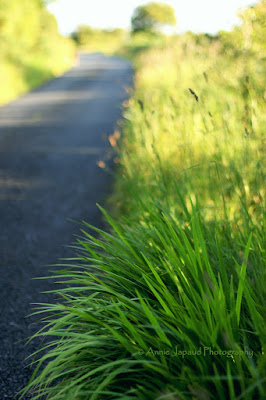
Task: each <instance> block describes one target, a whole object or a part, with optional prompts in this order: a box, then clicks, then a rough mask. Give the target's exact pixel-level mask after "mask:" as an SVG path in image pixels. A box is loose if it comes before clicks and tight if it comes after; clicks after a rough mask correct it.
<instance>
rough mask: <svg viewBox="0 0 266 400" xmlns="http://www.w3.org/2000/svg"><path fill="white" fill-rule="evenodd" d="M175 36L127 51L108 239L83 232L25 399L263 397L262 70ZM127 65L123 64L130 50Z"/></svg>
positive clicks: (249, 60) (218, 47)
mask: <svg viewBox="0 0 266 400" xmlns="http://www.w3.org/2000/svg"><path fill="white" fill-rule="evenodd" d="M225 50H226V49H225V47H224V45H223V43H222V42H220V41H212V42H211V43H207V44H206V43H205V44H202V43H200V44H198V43H196V42H195V41H194V42H193V40H192V39H191V38H190V39H189V40H187V38H186V37H181V38H179V39H176V38H175V39H173V42H172V43H169V44H168V45H167V46H166V47H165V48H163V49H159V48H156V49H150V50H146V51H145V52H143V51H142V52H140V53H139V52H138V51H136V53H135V54H138V59H137V62H136V87H135V92H134V94H133V96H132V98H131V99H130V100H129V101H128V102H126V103H125V104H124V107H125V108H124V117H125V121H124V125H123V128H122V131H121V137H120V139H118V135H117V134H116V135H115V137H113V140H110V141H111V143H112V144H113V145H114V149H115V151H116V157H117V158H118V159H119V164H118V171H117V173H116V179H115V184H114V194H113V196H112V198H111V208H110V209H111V214H112V217H110V213H109V214H108V213H107V212H106V211H104V210H103V209H102V212H103V213H104V216H105V218H106V220H107V222H108V223H109V226H110V229H109V232H105V231H101V230H99V229H96V228H93V229H94V231H95V235H90V234H89V233H87V231H88V230H89V229H91V228H92V227H91V226H90V225H88V224H87V223H86V222H84V230H83V231H82V236H81V237H80V239H79V240H78V241H77V243H76V246H74V248H75V251H76V253H77V257H76V258H75V259H71V260H68V261H66V263H65V265H61V266H59V267H58V268H59V269H58V271H55V272H54V277H55V278H57V280H58V283H59V282H60V287H59V289H57V290H56V289H55V290H54V292H55V293H57V294H58V301H57V302H56V303H55V304H40V305H38V308H37V311H36V312H37V313H41V314H40V315H42V314H43V313H44V315H45V317H44V321H43V322H44V328H43V330H41V331H40V332H39V333H37V335H41V336H44V337H46V338H48V344H47V348H46V352H45V355H44V356H41V358H40V359H39V360H38V353H37V354H36V357H37V361H36V362H35V365H36V367H37V368H36V370H35V372H34V375H33V377H32V380H31V381H30V382H29V385H28V387H27V388H26V389H25V390H24V392H22V393H21V395H22V396H23V393H25V392H27V391H30V390H31V391H32V392H33V393H34V394H35V397H33V398H34V399H38V398H45V399H54V400H55V399H56V400H59V399H60V400H61V399H64V400H65V399H69V400H70V399H71V400H72V399H74V398H77V399H79V400H83V399H84V400H85V399H90V400H96V399H98V400H111V399H113V400H114V399H123V400H126V399H128V400H129V399H136V400H150V399H157V400H166V399H167V400H169V399H172V400H177V399H182V400H183V399H184V400H188V399H196V400H208V399H219V400H227V399H230V400H237V399H238V400H240V399H243V400H253V399H261V400H262V399H264V398H265V397H266V378H265V372H266V356H265V347H266V307H265V298H266V274H265V265H266V263H265V230H264V221H265V211H264V210H265V208H264V205H265V204H264V201H265V200H264V197H265V189H264V186H263V183H264V180H265V175H264V153H263V145H264V141H263V119H264V113H263V107H264V95H263V80H262V59H261V56H260V55H259V54H257V56H256V57H254V54H252V52H250V53H249V52H247V51H246V50H245V49H244V50H243V52H242V53H241V52H240V53H239V54H237V55H236V54H231V53H230V52H226V51H225ZM130 54H132V51H131V50H130Z"/></svg>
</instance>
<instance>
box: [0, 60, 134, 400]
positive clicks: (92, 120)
mask: <svg viewBox="0 0 266 400" xmlns="http://www.w3.org/2000/svg"><path fill="white" fill-rule="evenodd" d="M131 83H132V70H131V67H130V65H129V64H128V63H127V62H126V61H123V60H121V59H117V58H107V57H104V56H103V55H100V54H92V55H82V56H81V60H80V65H79V66H77V67H75V68H73V69H72V70H71V71H69V72H67V73H66V74H65V75H63V76H62V77H60V78H57V79H55V80H53V81H51V82H49V83H48V84H46V85H45V86H43V87H42V88H40V89H38V90H35V91H34V92H32V93H30V94H27V95H25V96H23V97H21V98H20V99H18V100H16V101H14V102H12V103H10V104H9V105H7V106H4V107H2V108H0V267H1V272H0V304H1V321H0V355H1V358H0V399H1V400H2V399H3V400H4V399H13V398H14V395H15V393H16V392H17V391H18V390H19V389H20V388H21V387H23V386H24V385H25V384H26V383H27V382H28V379H29V377H30V375H31V371H30V369H29V368H28V367H27V364H28V363H27V362H25V358H26V357H27V356H28V355H29V354H31V353H32V352H33V351H34V350H36V349H37V347H38V345H39V342H40V341H39V339H36V340H34V341H33V342H31V343H30V345H28V346H25V338H27V337H29V336H31V335H32V334H33V333H34V332H36V329H37V327H38V325H36V321H34V319H33V318H32V317H31V318H28V317H26V316H27V315H28V314H30V312H31V311H32V308H31V303H36V302H47V301H49V298H48V295H44V294H41V293H40V292H41V291H44V290H49V289H51V288H53V284H52V282H51V281H50V280H32V278H34V277H38V276H45V275H47V274H48V270H49V268H47V267H46V266H47V265H49V264H54V263H56V262H58V259H59V258H62V257H68V256H73V253H72V251H71V250H70V249H69V248H67V247H66V246H65V245H69V244H71V243H73V240H74V236H73V235H75V234H78V233H79V230H80V226H79V225H78V224H75V223H73V222H71V221H69V220H68V219H71V220H75V221H81V220H82V219H84V220H87V221H88V222H89V223H91V224H93V225H96V226H98V227H99V226H101V222H100V215H99V212H98V209H97V207H96V202H99V203H103V201H104V196H105V195H106V193H107V192H108V190H109V189H108V188H109V185H110V176H108V174H106V172H104V171H103V170H102V169H100V168H99V167H98V166H97V161H99V160H100V159H102V157H103V156H104V153H105V149H106V145H107V143H106V142H107V141H105V140H104V139H103V135H104V134H105V135H109V134H111V133H112V132H113V130H114V127H115V123H116V121H117V120H118V119H119V118H120V117H121V108H120V107H121V103H122V101H123V100H125V99H126V97H127V93H126V90H125V87H127V86H129V85H131ZM33 322H34V323H33Z"/></svg>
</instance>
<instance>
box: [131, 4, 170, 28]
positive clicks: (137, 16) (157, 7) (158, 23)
mask: <svg viewBox="0 0 266 400" xmlns="http://www.w3.org/2000/svg"><path fill="white" fill-rule="evenodd" d="M175 25H176V17H175V12H174V9H173V8H172V7H171V6H170V5H169V4H165V3H149V4H146V5H144V6H139V7H137V8H136V9H135V11H134V13H133V16H132V18H131V27H132V32H133V33H136V32H149V33H156V32H159V31H160V30H161V29H162V28H163V27H165V26H175Z"/></svg>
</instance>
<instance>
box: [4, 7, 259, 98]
mask: <svg viewBox="0 0 266 400" xmlns="http://www.w3.org/2000/svg"><path fill="white" fill-rule="evenodd" d="M157 4H158V3H157ZM159 4H161V8H160V7H159V9H158V7H157V9H156V6H155V7H153V9H152V3H150V4H149V3H148V5H149V7H148V8H149V9H147V2H145V1H141V0H131V1H123V0H113V1H109V0H98V1H97V2H94V1H89V0H88V1H86V0H57V1H54V0H24V1H23V2H21V1H20V0H0V104H4V103H6V102H8V101H11V100H13V99H15V98H16V97H18V96H19V95H21V94H22V93H25V92H27V91H28V90H30V89H32V88H34V87H36V86H38V85H40V84H41V83H43V82H45V81H46V80H48V79H50V78H53V77H55V76H58V75H60V74H62V73H63V72H64V71H66V70H67V69H68V68H70V67H71V66H73V65H75V63H76V62H77V51H86V52H93V51H102V52H105V53H108V54H112V53H117V54H120V55H124V56H129V57H130V56H132V55H134V54H135V52H136V51H138V50H139V49H141V48H147V47H149V46H152V45H153V46H154V45H160V46H162V45H165V44H166V43H168V42H169V40H175V39H177V38H178V37H182V36H184V35H189V36H187V37H189V40H190V41H191V40H192V37H193V40H194V41H199V40H203V38H204V37H205V39H206V38H207V40H208V41H210V40H212V38H215V40H217V39H218V38H219V40H220V39H221V40H222V41H223V42H224V43H225V42H226V46H227V47H228V48H230V47H231V48H232V47H236V44H237V47H239V46H240V47H241V46H243V43H244V42H245V46H247V45H248V44H251V37H252V43H253V44H254V41H255V42H256V45H257V46H259V45H260V42H261V40H263V38H262V37H261V36H262V29H263V25H264V23H265V18H264V17H265V14H264V11H265V2H264V1H260V2H256V1H253V2H252V0H225V1H223V2H218V1H212V0H201V1H198V0H188V1H186V2H180V1H175V0H169V1H167V2H165V3H159ZM155 5H156V3H155ZM163 5H165V6H163ZM136 13H137V14H136ZM143 13H144V14H143ZM145 13H146V14H145ZM138 14H139V15H138ZM134 18H135V22H134ZM145 18H146V21H145ZM149 18H151V21H152V22H151V21H149ZM139 19H140V20H139ZM147 21H148V26H145V23H146V25H147ZM139 23H140V25H139V26H138V24H139ZM134 24H135V25H134ZM243 24H244V25H245V28H244V31H243V29H242V31H241V28H240V27H241V26H243ZM228 32H231V36H230V38H229V36H228Z"/></svg>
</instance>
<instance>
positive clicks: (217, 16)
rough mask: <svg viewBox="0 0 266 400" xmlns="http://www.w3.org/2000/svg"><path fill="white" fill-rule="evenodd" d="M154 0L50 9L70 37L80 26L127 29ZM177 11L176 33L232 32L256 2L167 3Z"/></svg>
mask: <svg viewBox="0 0 266 400" xmlns="http://www.w3.org/2000/svg"><path fill="white" fill-rule="evenodd" d="M151 1H152V0H150V1H149V0H146V1H145V0H144V1H143V0H57V1H56V2H55V3H52V4H50V5H49V7H48V8H49V10H50V11H51V12H52V13H53V14H54V15H55V16H56V18H57V21H58V25H59V30H60V32H61V33H62V34H69V33H71V32H73V31H74V30H75V28H76V27H77V26H78V25H81V24H86V25H90V26H93V27H99V28H115V27H121V28H128V27H130V18H131V16H132V13H133V11H134V9H135V8H136V7H138V6H139V5H141V4H147V3H149V2H151ZM164 2H165V3H168V4H170V5H171V6H172V7H173V8H174V9H175V14H176V18H177V32H179V33H181V32H185V31H188V30H191V31H193V32H208V33H215V32H218V31H219V30H221V29H223V30H230V29H231V27H232V26H233V25H236V24H238V23H239V19H238V18H237V16H236V13H237V11H238V9H239V8H241V7H245V6H249V5H253V4H255V3H257V0H166V1H164Z"/></svg>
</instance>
